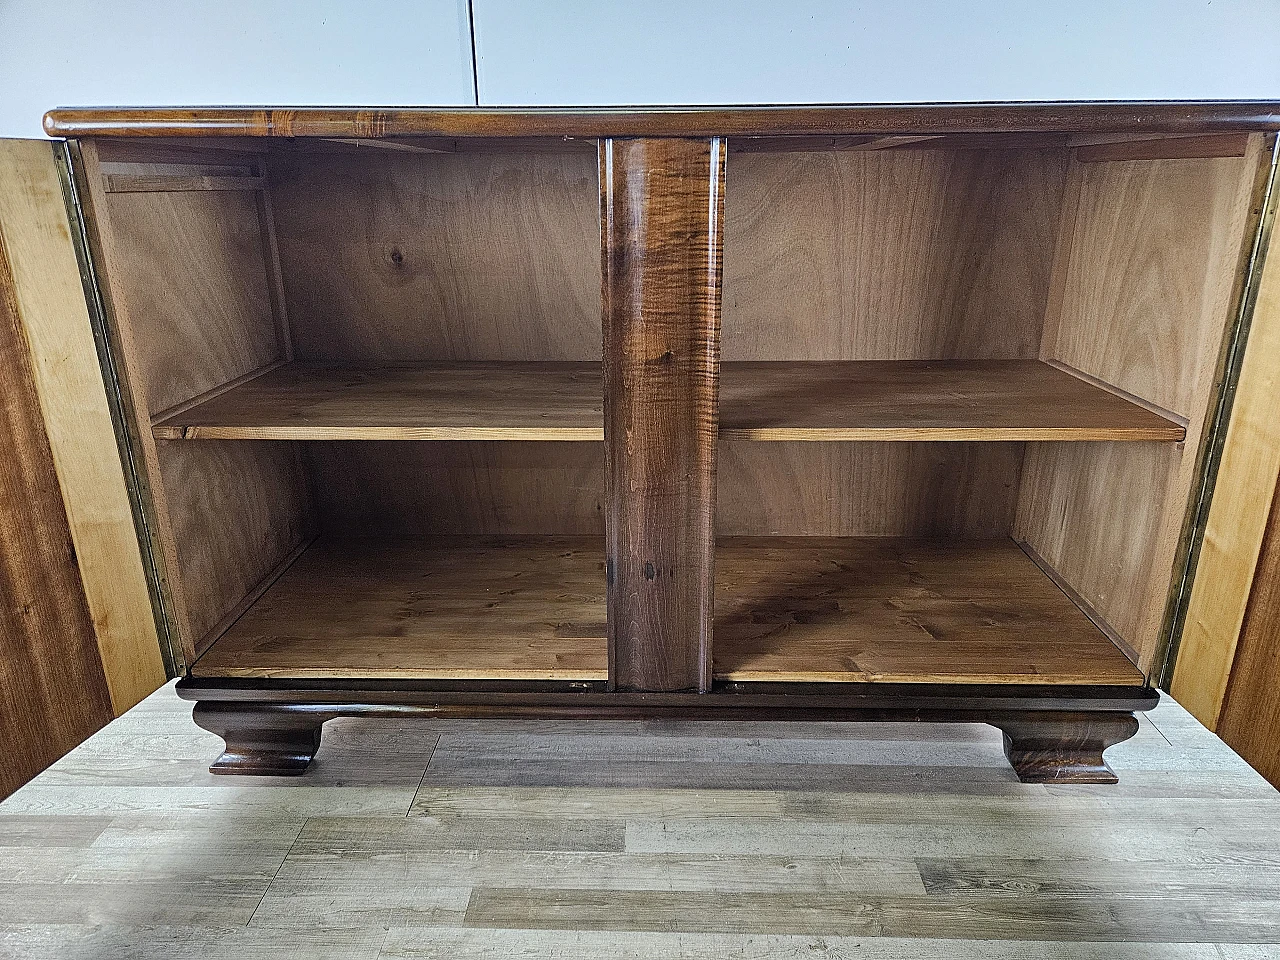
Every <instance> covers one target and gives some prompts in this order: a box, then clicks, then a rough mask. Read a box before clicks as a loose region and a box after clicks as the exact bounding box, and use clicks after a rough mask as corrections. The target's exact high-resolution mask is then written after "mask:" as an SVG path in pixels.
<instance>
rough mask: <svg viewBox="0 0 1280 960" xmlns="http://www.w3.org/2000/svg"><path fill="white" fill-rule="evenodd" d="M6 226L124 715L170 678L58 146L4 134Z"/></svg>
mask: <svg viewBox="0 0 1280 960" xmlns="http://www.w3.org/2000/svg"><path fill="white" fill-rule="evenodd" d="M0 183H3V184H4V188H3V189H0V234H3V235H4V238H5V241H4V242H5V244H6V248H7V250H8V252H9V264H10V267H11V268H12V279H13V287H12V289H13V297H14V304H15V306H16V307H17V309H18V311H19V314H20V320H21V324H22V329H23V333H24V335H25V337H26V342H27V346H28V348H29V350H30V355H31V366H32V372H33V374H34V377H35V385H36V390H37V393H38V395H39V398H40V407H41V411H42V413H43V415H44V422H45V431H46V433H47V434H48V437H49V445H50V448H51V450H52V452H53V459H54V465H55V467H56V469H57V474H58V483H59V486H60V488H61V490H62V499H63V502H64V504H65V505H66V511H67V521H68V523H69V525H70V529H71V537H72V542H73V544H74V547H75V558H76V563H77V565H78V567H79V569H80V576H81V580H82V582H83V585H84V592H85V597H86V599H87V600H88V603H89V612H90V614H91V616H92V618H93V625H94V634H95V637H96V639H97V644H98V650H99V653H100V654H101V659H102V668H103V671H104V673H105V675H106V679H107V686H108V688H109V690H110V691H111V703H112V708H113V709H114V711H115V713H116V714H117V715H118V714H121V713H123V712H124V711H125V710H128V709H129V708H130V707H132V706H133V705H134V704H136V703H137V702H138V701H140V700H141V699H142V698H143V697H145V696H147V695H148V694H150V693H151V692H152V691H153V690H155V689H156V688H157V687H159V686H160V685H161V684H162V683H164V677H165V671H164V663H163V661H162V658H161V653H160V642H159V639H158V637H157V635H156V620H155V617H154V614H153V610H152V607H151V598H150V595H149V593H148V585H147V577H146V571H145V568H144V566H143V560H142V556H141V552H140V550H139V547H138V537H137V531H136V528H135V526H134V518H133V513H132V509H131V506H130V502H129V494H128V489H127V488H126V486H125V478H124V473H123V470H122V468H121V461H120V456H119V449H118V447H117V445H116V436H115V428H114V425H113V423H112V419H111V412H110V409H109V407H108V402H107V393H106V390H105V388H104V386H103V377H102V370H101V368H100V366H99V362H98V353H97V347H96V345H95V343H94V334H93V327H92V325H91V323H90V320H89V313H88V309H87V306H86V303H85V289H84V286H83V284H82V281H81V276H80V267H79V263H78V261H77V258H76V248H75V246H74V245H73V242H72V235H71V232H70V230H69V223H68V218H67V208H66V205H65V202H64V199H63V191H62V183H61V181H60V179H59V176H58V169H57V164H56V163H55V160H54V145H52V144H50V143H46V142H40V141H30V140H9V141H0Z"/></svg>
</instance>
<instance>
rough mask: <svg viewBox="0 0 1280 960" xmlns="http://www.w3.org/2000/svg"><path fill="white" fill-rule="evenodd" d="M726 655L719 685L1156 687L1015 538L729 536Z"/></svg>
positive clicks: (717, 660)
mask: <svg viewBox="0 0 1280 960" xmlns="http://www.w3.org/2000/svg"><path fill="white" fill-rule="evenodd" d="M713 649H714V667H713V671H712V672H713V675H714V676H715V678H716V679H719V680H797V681H799V680H803V681H810V682H848V681H862V682H879V683H993V684H994V683H1031V684H1122V685H1132V686H1139V685H1141V684H1142V683H1143V682H1144V681H1143V676H1142V673H1141V671H1139V670H1138V668H1137V667H1136V666H1134V665H1133V663H1131V662H1130V660H1129V659H1128V657H1126V656H1125V655H1124V654H1123V653H1122V652H1121V651H1120V649H1119V648H1118V647H1117V646H1116V645H1115V644H1114V643H1112V642H1111V640H1110V639H1109V638H1108V637H1107V635H1106V634H1105V633H1103V632H1102V631H1101V630H1100V629H1099V628H1098V627H1097V626H1096V625H1095V624H1094V623H1093V621H1091V620H1090V619H1089V618H1088V617H1087V616H1086V615H1085V614H1084V612H1083V611H1082V610H1081V609H1080V608H1079V607H1078V606H1076V604H1075V603H1074V601H1072V600H1071V599H1070V598H1069V597H1068V596H1067V595H1066V594H1065V593H1063V592H1062V590H1061V589H1059V588H1058V586H1057V585H1056V584H1054V582H1053V581H1052V580H1050V579H1049V577H1048V576H1046V575H1045V573H1044V572H1043V571H1042V570H1041V569H1040V568H1039V567H1038V566H1037V565H1036V564H1035V563H1034V562H1033V561H1032V560H1031V559H1030V557H1028V556H1027V555H1026V554H1025V553H1023V551H1022V549H1021V548H1020V547H1019V546H1018V545H1017V544H1016V543H1015V542H1014V541H1012V540H1010V539H1007V538H1003V539H994V540H964V541H935V540H908V539H899V538H893V537H733V538H728V539H725V540H722V541H720V542H719V543H718V544H717V549H716V608H715V645H714V648H713Z"/></svg>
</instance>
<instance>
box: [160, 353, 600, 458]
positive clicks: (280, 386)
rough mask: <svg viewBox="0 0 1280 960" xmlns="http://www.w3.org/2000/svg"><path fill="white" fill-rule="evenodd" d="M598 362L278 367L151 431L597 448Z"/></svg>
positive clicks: (190, 436)
mask: <svg viewBox="0 0 1280 960" xmlns="http://www.w3.org/2000/svg"><path fill="white" fill-rule="evenodd" d="M603 411H604V406H603V402H602V399H601V389H600V365H599V364H597V363H532V362H525V363H497V362H489V363H457V364H438V365H435V364H432V365H425V366H415V367H375V368H352V367H343V366H336V365H332V364H307V363H289V364H284V365H282V366H278V367H274V368H272V369H268V370H266V371H265V372H263V373H262V374H261V375H259V376H256V377H254V378H252V379H250V380H246V381H244V382H243V383H239V384H237V385H235V386H233V387H231V388H230V389H228V390H225V391H223V392H221V393H216V394H215V395H213V396H211V397H209V398H208V399H207V400H204V401H203V402H199V403H196V404H194V405H189V406H187V408H186V409H184V410H179V411H177V412H175V413H169V414H167V415H162V417H161V419H159V420H158V422H157V423H156V424H155V425H154V428H153V429H154V433H155V436H156V437H157V438H162V439H166V440H175V439H186V440H603V439H604V412H603Z"/></svg>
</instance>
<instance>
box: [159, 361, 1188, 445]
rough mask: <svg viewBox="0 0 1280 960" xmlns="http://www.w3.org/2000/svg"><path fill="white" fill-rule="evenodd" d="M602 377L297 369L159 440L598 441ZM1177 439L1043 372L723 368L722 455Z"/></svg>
mask: <svg viewBox="0 0 1280 960" xmlns="http://www.w3.org/2000/svg"><path fill="white" fill-rule="evenodd" d="M601 394H602V389H601V379H600V367H599V364H597V363H536V362H518V363H504V362H478V363H476V362H473V363H451V364H440V365H427V366H415V367H381V368H352V367H343V366H335V365H331V364H310V363H301V362H294V363H288V364H283V365H281V366H278V367H275V368H272V369H268V370H266V371H265V372H263V373H262V374H260V375H258V376H256V377H253V378H250V379H248V380H246V381H244V382H241V383H238V384H236V385H234V386H231V387H230V388H228V389H224V390H222V391H221V392H215V393H214V394H213V395H211V396H209V397H208V398H207V399H204V400H201V401H197V402H194V403H192V404H188V405H186V406H185V408H183V409H180V410H178V411H176V412H173V413H170V414H167V415H164V416H162V417H161V418H160V419H158V420H157V422H156V423H155V424H154V425H153V430H154V433H155V436H156V437H157V438H159V439H164V440H178V439H187V440H199V439H208V440H573V441H600V440H603V439H604V425H603V424H604V418H603V404H602V396H601ZM1185 433H1186V431H1185V429H1184V428H1183V426H1182V425H1181V424H1178V423H1175V422H1174V421H1172V420H1170V419H1168V418H1166V417H1163V416H1161V415H1160V414H1158V413H1156V412H1153V411H1151V410H1148V409H1146V408H1145V407H1142V406H1140V405H1138V404H1136V403H1133V402H1132V401H1130V400H1128V399H1126V398H1125V397H1122V396H1119V395H1117V394H1115V393H1112V392H1110V391H1108V390H1105V389H1103V388H1101V387H1098V386H1095V385H1094V384H1092V383H1089V382H1087V381H1085V380H1083V379H1081V378H1079V377H1076V376H1073V375H1072V374H1070V373H1067V372H1065V371H1063V370H1060V369H1058V368H1056V367H1053V366H1050V365H1049V364H1046V363H1042V362H1040V361H1038V360H963V361H903V360H887V361H885V360H845V361H772V362H729V363H724V364H722V366H721V385H720V437H721V439H724V440H816V441H850V440H872V441H876V440H906V441H909V440H915V441H937V440H966V441H996V440H1010V441H1030V440H1137V441H1174V442H1176V441H1180V440H1182V439H1183V438H1184V437H1185Z"/></svg>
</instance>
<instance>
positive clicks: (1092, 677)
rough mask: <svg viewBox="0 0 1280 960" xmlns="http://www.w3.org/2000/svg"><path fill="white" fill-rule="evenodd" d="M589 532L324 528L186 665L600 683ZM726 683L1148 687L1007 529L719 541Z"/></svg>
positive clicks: (245, 671) (231, 671) (720, 646)
mask: <svg viewBox="0 0 1280 960" xmlns="http://www.w3.org/2000/svg"><path fill="white" fill-rule="evenodd" d="M604 597H605V580H604V556H603V543H602V542H601V540H600V539H598V538H591V537H538V538H531V537H520V538H439V539H431V540H400V541H394V542H387V541H374V540H357V541H326V540H320V541H317V542H316V543H315V544H313V545H312V546H311V547H309V548H308V549H307V550H306V551H304V552H303V553H302V555H301V556H300V557H299V558H298V559H297V560H296V561H295V562H294V563H293V565H292V566H290V567H289V568H288V569H287V570H286V571H285V572H284V573H283V574H282V575H281V576H280V577H279V579H277V580H276V582H275V583H274V584H272V585H271V586H270V587H269V588H268V589H267V590H266V591H265V593H263V595H262V596H261V597H260V598H259V599H258V601H257V602H256V603H254V604H253V606H251V607H250V608H249V609H248V610H247V611H246V612H245V614H244V615H243V616H241V617H240V618H239V619H238V620H237V621H236V622H235V623H234V624H233V625H232V626H231V627H230V628H229V629H228V630H227V632H226V633H225V634H224V635H223V636H222V637H221V638H219V639H218V640H217V641H216V642H215V643H214V644H213V645H212V646H211V647H210V648H209V650H208V651H207V652H206V653H205V654H204V655H203V656H202V657H200V658H199V659H198V660H197V661H196V663H195V664H194V666H193V667H192V670H191V672H192V675H193V676H197V677H270V678H288V679H448V680H481V679H487V680H603V679H606V677H607V655H606V627H605V604H604ZM715 620H716V622H715V666H714V674H715V676H716V678H717V679H723V680H773V681H781V680H796V681H824V682H825V681H846V682H902V683H933V682H936V683H992V684H1000V683H1035V684H1123V685H1135V686H1136V685H1141V684H1142V683H1143V677H1142V674H1141V673H1140V672H1139V671H1138V669H1137V668H1136V667H1134V666H1133V665H1132V664H1131V663H1130V662H1129V660H1128V659H1127V658H1126V657H1125V656H1124V654H1123V653H1121V652H1120V650H1119V649H1118V648H1117V647H1116V646H1115V645H1114V644H1113V643H1112V642H1111V641H1110V640H1109V639H1108V638H1107V637H1106V635H1105V634H1103V633H1102V631H1101V630H1099V629H1098V628H1097V627H1096V626H1094V624H1093V623H1092V622H1091V621H1090V620H1089V619H1088V618H1087V617H1086V616H1085V615H1084V613H1082V612H1081V611H1080V609H1079V608H1078V607H1077V606H1076V605H1075V604H1074V603H1073V602H1072V601H1071V600H1070V599H1069V598H1068V597H1067V596H1066V595H1065V594H1064V593H1062V591H1061V590H1059V589H1058V587H1056V586H1055V585H1054V584H1053V582H1052V581H1051V580H1049V578H1048V577H1047V576H1045V574H1044V573H1043V572H1041V570H1040V569H1039V567H1037V566H1036V565H1035V564H1034V563H1033V562H1032V561H1031V560H1030V559H1029V558H1028V557H1027V556H1026V554H1024V553H1023V552H1022V551H1021V550H1020V549H1019V548H1018V546H1017V545H1016V544H1015V543H1014V542H1013V541H1011V540H990V541H958V542H957V541H949V542H935V541H913V540H899V539H892V538H880V539H877V538H814V537H810V538H784V537H766V538H749V537H748V538H740V537H734V538H726V539H724V540H721V541H720V542H719V543H718V545H717V550H716V617H715Z"/></svg>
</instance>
